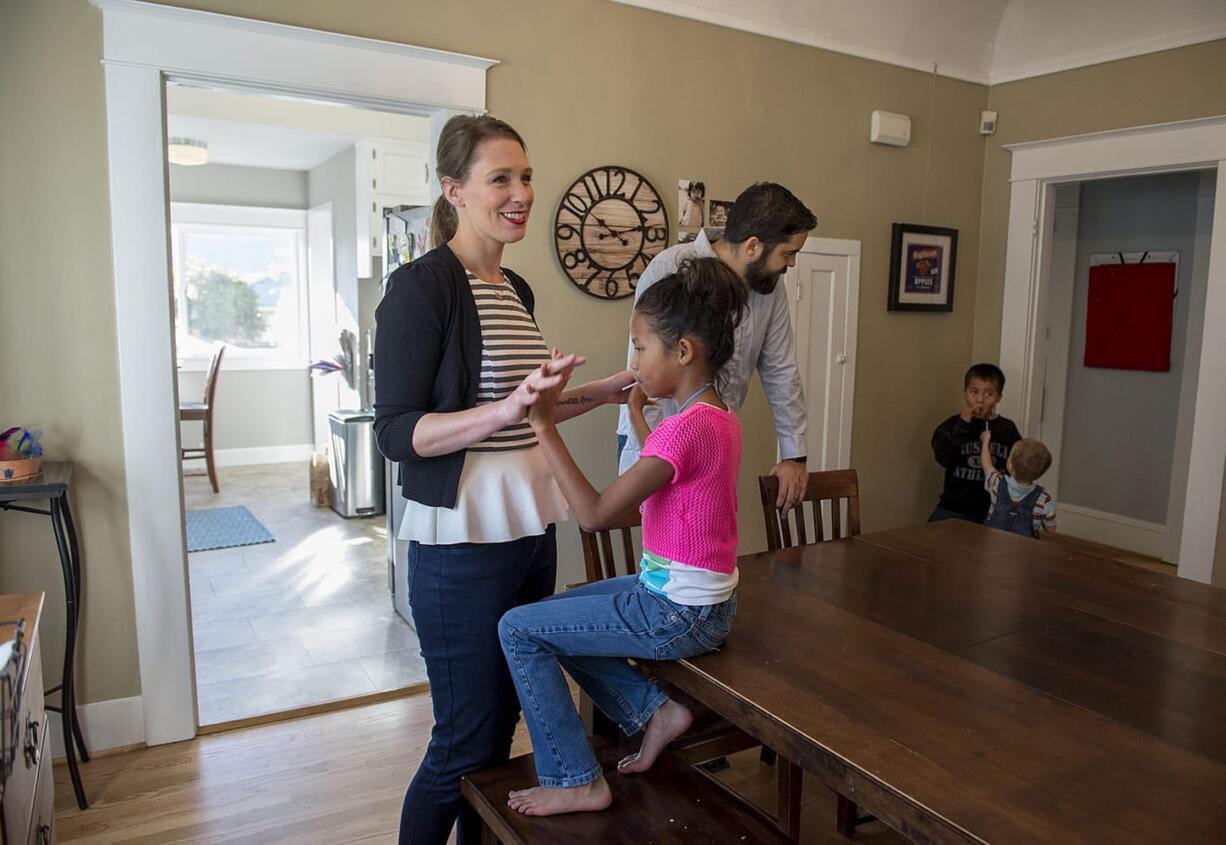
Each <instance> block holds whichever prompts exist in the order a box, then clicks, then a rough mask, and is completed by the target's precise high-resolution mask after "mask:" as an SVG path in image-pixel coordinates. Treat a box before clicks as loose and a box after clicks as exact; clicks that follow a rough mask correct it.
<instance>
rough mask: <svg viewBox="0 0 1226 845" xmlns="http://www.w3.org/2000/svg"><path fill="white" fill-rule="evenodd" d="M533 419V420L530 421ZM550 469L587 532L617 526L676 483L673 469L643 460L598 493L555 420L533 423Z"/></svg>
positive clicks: (660, 462)
mask: <svg viewBox="0 0 1226 845" xmlns="http://www.w3.org/2000/svg"><path fill="white" fill-rule="evenodd" d="M530 419H531V417H530ZM532 427H533V428H534V429H535V430H536V436H537V439H538V440H540V442H541V448H542V449H543V450H544V452H545V458H546V460H548V461H549V469H550V470H551V471H552V472H553V476H554V478H555V479H557V482H558V486H559V487H560V488H562V495H563V496H565V497H566V501H567V502H569V503H570V506H571V508H573V509H574V511H575V516H576V517H578V519H579V527H580V528H582V529H583V530H584V531H599V530H600V529H602V528H606V527H608V526H609V525H612V524H613V523H615V522H617V521H618V520H619V519H621V518H622V517H623V516H625V515H626V514H627V513H629V512H630V511H631V510H632V509H634V508H637V507H638V506H639V505H641V504H642V503H643V500H644V499H646V498H647V497H648V496H650V495H651V494H652V493H654V492H656V491H657V490H659V489H660V488H661V487H663V486H664V485H665V484H668V483H669V482H670V481H672V480H673V465H672V464H670V463H669V462H668V461H666V460H664V459H662V458H640V459H639V460H638V461H637V462H636V463H635V464H634V466H633V467H631V468H630V470H629V471H628V472H627V473H626V474H625V475H622V476H619V477H618V478H617V480H616V481H614V482H613V483H612V484H610V485H609V486H608V487H607V488H606V489H604V490H597V489H596V488H595V487H593V486H592V482H590V481H588V480H587V476H585V475H584V474H583V470H581V469H579V465H578V464H576V463H575V459H574V457H573V456H572V455H571V453H570V450H569V449H567V448H566V442H565V441H564V440H563V439H562V435H561V434H559V433H558V427H557V425H556V424H555V423H554V422H553V421H552V420H546V421H544V422H543V423H542V424H541V425H539V426H538V424H537V423H536V422H535V421H533V422H532Z"/></svg>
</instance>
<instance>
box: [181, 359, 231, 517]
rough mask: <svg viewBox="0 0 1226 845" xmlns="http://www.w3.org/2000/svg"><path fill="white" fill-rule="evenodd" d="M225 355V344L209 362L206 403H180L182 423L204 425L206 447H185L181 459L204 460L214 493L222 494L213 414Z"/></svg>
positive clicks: (205, 394)
mask: <svg viewBox="0 0 1226 845" xmlns="http://www.w3.org/2000/svg"><path fill="white" fill-rule="evenodd" d="M225 354H226V345H225V344H224V343H223V344H222V345H221V346H219V347H217V351H216V352H214V353H213V360H211V361H210V362H209V374H208V377H207V378H206V379H205V381H204V401H203V402H180V403H179V421H180V422H201V423H204V446H203V447H199V446H193V447H190V448H189V447H186V446H184V447H182V449H181V451H180V455H179V457H180V459H181V460H184V461H193V460H200V459H201V458H203V459H204V463H205V467H206V468H207V469H208V476H209V483H210V484H212V485H213V492H214V493H220V492H221V485H219V484H218V483H217V463H216V461H215V460H214V457H213V412H214V411H215V410H216V409H217V374H218V373H219V372H220V371H221V359H222V357H223V356H224V355H225Z"/></svg>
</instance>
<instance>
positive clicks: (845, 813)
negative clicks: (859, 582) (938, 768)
mask: <svg viewBox="0 0 1226 845" xmlns="http://www.w3.org/2000/svg"><path fill="white" fill-rule="evenodd" d="M758 490H759V492H760V493H761V495H762V515H763V516H764V517H765V519H766V546H767V548H768V549H769V550H770V551H772V552H775V551H778V550H780V549H789V548H791V547H793V546H803V545H807V544H809V543H822V542H825V541H827V540H840V539H842V538H844V537H854V536H856V535H857V534H859V533H860V481H859V478H858V476H857V475H856V471H855V470H854V469H835V470H829V471H827V472H811V473H809V480H808V483H807V484H806V485H805V494H804V496H803V497H802V498H801V500H800V503H799V504H797V506H796V507H794V508H792V511H791V513H789V514H788V515H786V516H785V515H784V514H783V513H782V512H781V511H780V510H779V509H778V508H777V507H775V503H776V502H778V501H779V479H778V478H776V477H775V476H773V475H762V476H759V477H758ZM824 506H828V510H827V508H826V507H824ZM844 507H846V509H847V518H846V520H844V518H843V508H844ZM806 511H807V514H808V518H807V519H806ZM827 513H828V514H829V520H827V518H826V515H827ZM793 529H795V530H793ZM810 538H812V539H810ZM835 795H836V796H837V798H838V806H837V808H836V817H835V827H836V828H837V829H838V831H839V833H841V834H843V835H844V836H851V835H852V834H853V833H855V831H856V827H857V826H859V825H862V824H866V823H868V822H871V821H875V820H876V818H875V817H874V816H861V815H860V811H859V808H858V807H857V806H856V805H855V802H853V801H850V800H848V799H847V798H845V797H843V796H842V795H840V794H838V793H835Z"/></svg>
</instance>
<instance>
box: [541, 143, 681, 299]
mask: <svg viewBox="0 0 1226 845" xmlns="http://www.w3.org/2000/svg"><path fill="white" fill-rule="evenodd" d="M553 234H554V247H555V248H556V249H557V251H558V260H559V261H560V262H561V263H562V269H563V270H564V271H565V272H566V275H567V277H568V278H569V279H570V280H571V282H572V283H574V285H575V287H577V288H579V290H581V291H583V292H584V293H587V294H590V295H592V296H595V297H597V298H599V299H621V298H622V297H624V296H630V295H631V294H633V293H634V288H635V285H637V284H638V280H639V277H640V276H642V275H643V271H644V270H645V269H647V265H648V264H649V263H650V262H651V259H653V258H655V257H656V255H658V254H659V253H660V251H661V250H662V249H664V247H666V246H668V214H667V212H665V210H664V202H663V200H661V199H660V195H659V194H658V193H657V192H656V189H655V188H654V187H652V184H651V183H650V182H648V181H647V180H646V179H644V178H643V177H642V176H640V175H639V174H638V173H635V172H634V171H633V170H631V169H630V168H628V167H619V166H617V165H612V164H610V165H606V166H604V167H597V168H594V169H592V170H589V171H588V172H587V173H584V174H583V175H582V176H580V177H579V178H578V179H576V180H575V181H574V184H572V185H571V186H570V187H569V188H567V189H566V192H565V193H564V194H562V200H561V202H559V203H558V212H557V214H556V215H554V221H553Z"/></svg>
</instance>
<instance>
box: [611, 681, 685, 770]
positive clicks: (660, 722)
mask: <svg viewBox="0 0 1226 845" xmlns="http://www.w3.org/2000/svg"><path fill="white" fill-rule="evenodd" d="M693 721H694V714H693V713H691V712H690V708H688V707H686V706H685V705H684V704H678V703H677V702H676V701H673V700H672V699H671V698H670V699H669V700H668V701H666V702H664V703H663V704H661V705H660V709H659V710H657V711H656V712H655V713H654V714H652V717H651V720H650V721H649V722H648V723H647V731H646V732H645V733H644V734H643V744H642V745H641V746H639V750H638V753H637V754H631V755H630V756H629V757H626V758H625V759H624V760H622V761H621V762H620V763H618V764H617V770H618V771H619V772H622V773H624V774H633V773H635V772H645V771H647V770H648V769H650V768H651V767H652V765H654V764H655V762H656V758H657V757H659V756H660V752H661V751H663V750H664V748H665V746H667V745H668V744H669V743H670V742H672V741H673V740H674V739H676V738H677V737H679V736H681V734H683V733H685V731H686V729H687V728H689V726H690V723H692V722H693Z"/></svg>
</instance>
